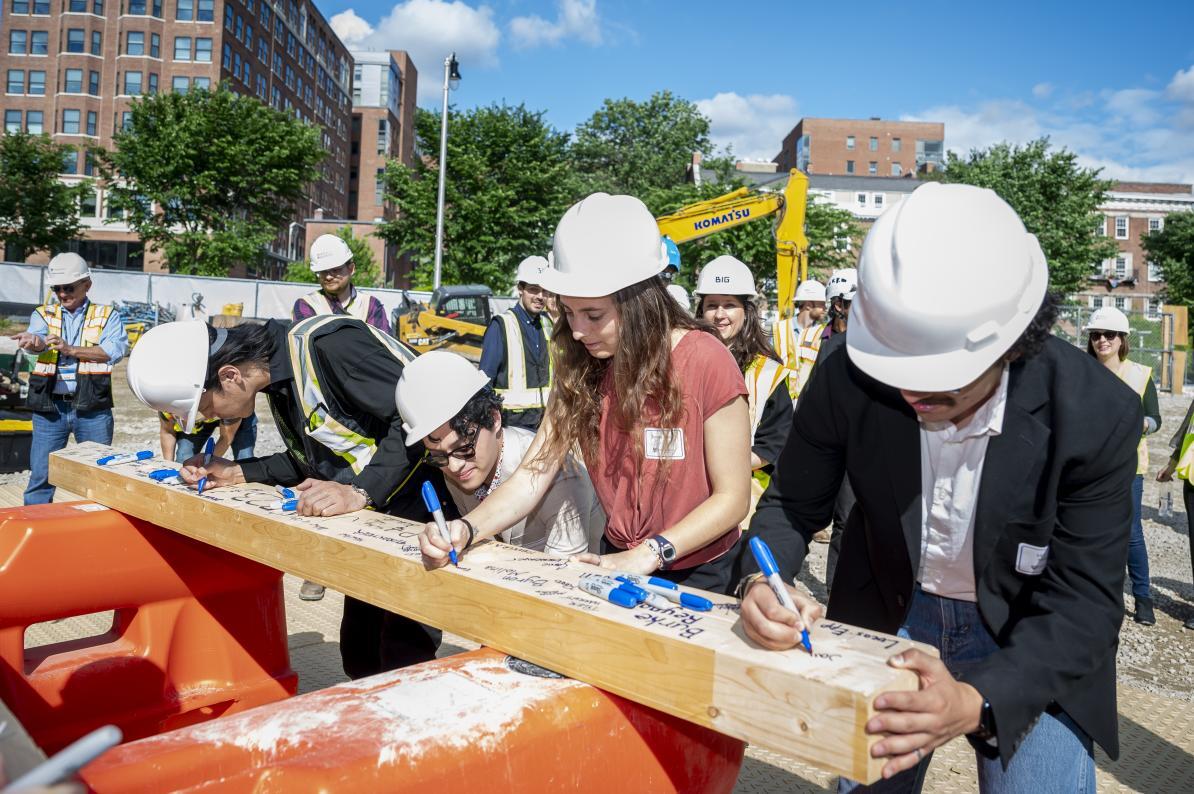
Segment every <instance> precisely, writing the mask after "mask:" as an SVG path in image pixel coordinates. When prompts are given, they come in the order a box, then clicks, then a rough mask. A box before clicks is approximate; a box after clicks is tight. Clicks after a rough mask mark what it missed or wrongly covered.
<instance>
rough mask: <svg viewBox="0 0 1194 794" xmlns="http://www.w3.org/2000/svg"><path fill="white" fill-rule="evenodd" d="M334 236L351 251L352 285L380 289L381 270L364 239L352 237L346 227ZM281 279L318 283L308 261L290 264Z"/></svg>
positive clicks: (348, 227)
mask: <svg viewBox="0 0 1194 794" xmlns="http://www.w3.org/2000/svg"><path fill="white" fill-rule="evenodd" d="M336 236H337V237H339V238H340V239H341V240H343V241H344V242H346V243H347V244H348V250H350V251H352V263H353V264H354V265H355V266H356V271H355V272H354V273H353V276H352V283H353V284H355V285H356V286H358V287H380V286H381V279H382V273H381V269H380V268H379V267H378V264H377V259H376V258H375V257H374V256H373V249H372V248H370V247H369V243H367V242H365V238H363V237H354V236H353V234H352V227H351V226H348V225H344V226H341V227H340V228H339V229H337V230H336ZM283 278H284V279H285V280H286V281H301V282H305V283H307V284H315V283H317V282H318V279H316V278H315V274H314V273H312V272H311V260H310V259H301V260H299V261H296V262H291V263H290V264H289V265H287V266H286V275H285V276H283Z"/></svg>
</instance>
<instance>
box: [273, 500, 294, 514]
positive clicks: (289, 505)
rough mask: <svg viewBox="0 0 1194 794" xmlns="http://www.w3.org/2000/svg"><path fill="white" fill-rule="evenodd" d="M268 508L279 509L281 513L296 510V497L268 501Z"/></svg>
mask: <svg viewBox="0 0 1194 794" xmlns="http://www.w3.org/2000/svg"><path fill="white" fill-rule="evenodd" d="M269 509H270V510H281V511H282V512H283V513H293V512H294V511H295V510H298V499H279V500H278V501H276V502H270V505H269Z"/></svg>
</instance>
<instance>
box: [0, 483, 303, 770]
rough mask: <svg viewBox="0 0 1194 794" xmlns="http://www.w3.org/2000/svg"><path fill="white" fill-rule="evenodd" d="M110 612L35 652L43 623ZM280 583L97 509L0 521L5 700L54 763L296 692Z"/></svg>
mask: <svg viewBox="0 0 1194 794" xmlns="http://www.w3.org/2000/svg"><path fill="white" fill-rule="evenodd" d="M107 610H115V619H114V621H113V625H112V629H111V630H110V631H108V632H107V633H106V634H103V635H100V636H99V637H91V638H87V639H84V640H76V641H72V642H63V643H57V644H54V645H45V646H41V647H38V648H31V649H28V650H27V649H26V648H25V644H24V635H25V630H26V628H27V627H28V626H30V625H32V624H34V623H40V622H44V621H49V620H57V619H60V618H67V617H73V616H77V615H87V614H91V613H95V612H104V611H107ZM297 684H298V677H297V676H296V675H295V674H294V671H292V670H291V669H290V656H289V653H288V651H287V647H286V618H285V612H284V606H283V600H282V574H281V573H280V572H278V571H275V570H273V569H272V568H267V567H265V566H263V565H260V564H258V563H255V562H252V561H250V560H246V559H243V558H241V557H237V556H236V555H232V554H228V553H227V552H223V551H220V550H219V549H215V548H213V547H211V546H207V545H205V544H203V543H199V542H196V541H193V540H190V539H189V538H184V537H183V536H181V535H177V534H175V533H173V532H170V531H169V530H165V529H161V528H160V527H156V526H154V525H152V524H149V523H147V522H144V521H139V520H137V519H134V518H130V517H128V516H126V515H124V514H122V513H118V512H116V511H115V510H108V509H107V508H104V507H101V506H100V505H96V504H93V503H91V502H74V503H68V504H55V505H38V506H34V507H21V508H13V509H9V510H0V699H3V700H4V702H5V703H7V704H8V706H9V707H10V708H11V709H12V711H13V712H14V713H15V714H16V715H17V717H18V718H19V719H20V720H21V722H22V723H24V725H25V727H26V728H27V729H28V731H29V733H30V734H31V735H32V736H33V739H34V740H35V741H36V742H37V743H38V744H39V745H41V747H42V749H44V750H46V751H47V752H55V751H57V750H58V749H60V748H61V747H63V746H64V745H66V744H69V743H70V742H72V741H74V740H75V739H77V738H79V737H80V736H82V735H83V734H85V733H87V732H88V731H90V730H93V729H94V728H96V727H99V726H100V725H104V724H106V723H113V724H115V725H118V726H119V727H120V728H121V729H122V730H123V731H124V735H125V738H126V739H138V738H140V737H143V736H151V735H153V734H156V733H160V732H161V731H165V730H171V729H173V728H179V727H183V726H186V725H191V724H193V723H196V722H201V721H203V720H208V719H211V718H213V717H217V716H220V715H221V714H226V713H233V712H236V711H243V710H244V709H247V708H252V707H253V706H259V705H262V704H264V703H272V702H273V701H275V700H279V699H282V698H285V697H288V696H290V695H292V694H294V692H295V689H296V688H297Z"/></svg>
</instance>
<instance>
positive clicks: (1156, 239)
mask: <svg viewBox="0 0 1194 794" xmlns="http://www.w3.org/2000/svg"><path fill="white" fill-rule="evenodd" d="M1141 242H1142V244H1143V245H1144V250H1145V252H1146V253H1147V255H1148V259H1149V260H1150V261H1152V262H1155V263H1157V264H1158V265H1159V266H1160V267H1161V273H1162V274H1163V275H1164V277H1165V300H1166V301H1168V302H1169V303H1175V304H1181V305H1183V306H1190V305H1194V212H1190V211H1187V212H1174V213H1170V214H1169V215H1167V216H1166V217H1165V225H1164V226H1163V227H1162V229H1161V230H1160V231H1157V232H1153V233H1152V234H1147V235H1145V236H1144V238H1143V239H1142V240H1141Z"/></svg>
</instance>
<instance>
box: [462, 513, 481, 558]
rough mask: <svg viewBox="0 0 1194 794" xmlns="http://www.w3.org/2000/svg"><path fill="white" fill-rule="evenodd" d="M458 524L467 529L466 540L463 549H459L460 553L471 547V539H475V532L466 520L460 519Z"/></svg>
mask: <svg viewBox="0 0 1194 794" xmlns="http://www.w3.org/2000/svg"><path fill="white" fill-rule="evenodd" d="M460 523H462V524H464V525H465V526H466V527H468V540H466V541H465V542H464V548H463V549H461V551H465V550H466V549H468V547H469V546H471V545H473V539H474V538H475V537H477V530H475V529H473V525H472V523H470V522H469V520H468V519H467V518H462V519H460Z"/></svg>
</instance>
